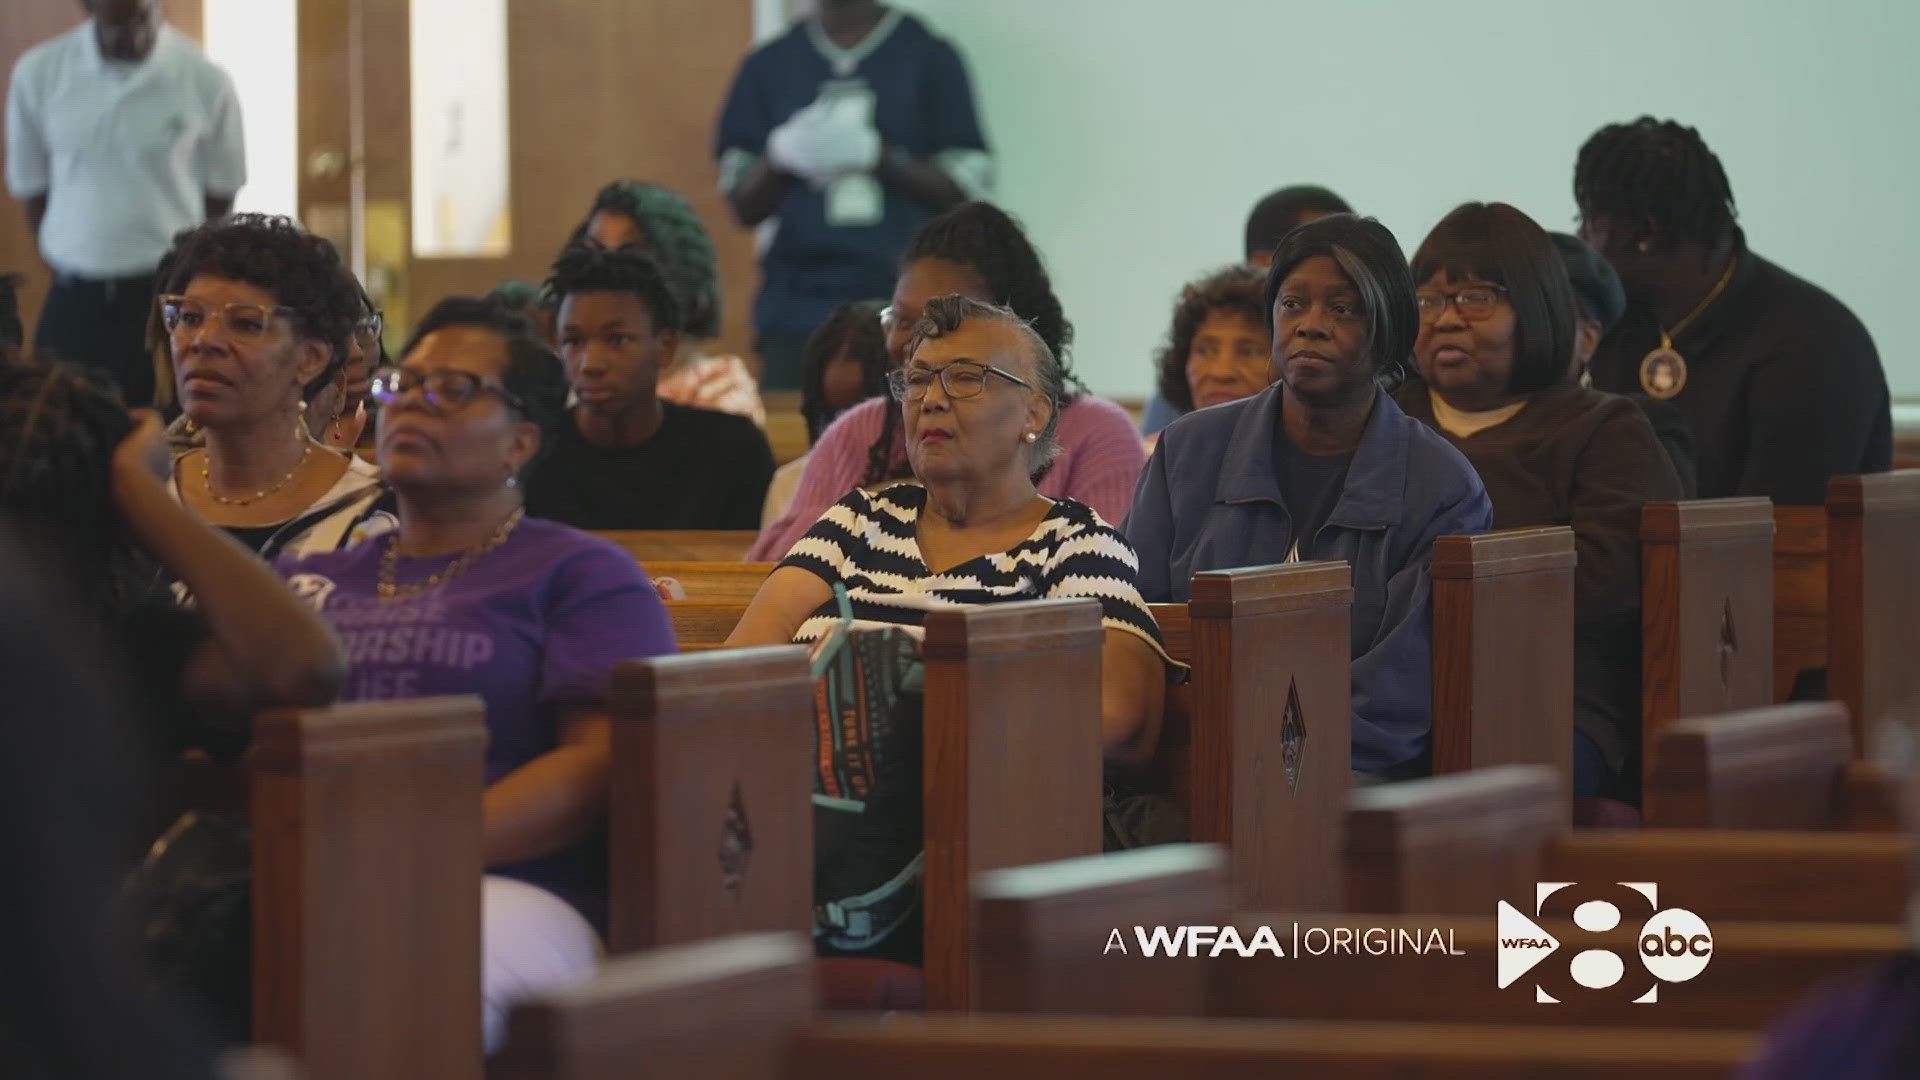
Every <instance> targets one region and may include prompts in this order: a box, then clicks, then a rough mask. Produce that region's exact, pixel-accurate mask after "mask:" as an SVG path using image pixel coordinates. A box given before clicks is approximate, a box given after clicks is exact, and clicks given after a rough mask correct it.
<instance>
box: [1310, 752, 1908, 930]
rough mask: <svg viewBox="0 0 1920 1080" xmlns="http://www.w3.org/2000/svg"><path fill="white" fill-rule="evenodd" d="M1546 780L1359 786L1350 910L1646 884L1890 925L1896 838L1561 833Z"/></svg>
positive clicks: (1810, 915) (1522, 770) (1898, 884)
mask: <svg viewBox="0 0 1920 1080" xmlns="http://www.w3.org/2000/svg"><path fill="white" fill-rule="evenodd" d="M1554 786H1555V782H1554V778H1553V777H1552V776H1551V775H1549V774H1548V772H1547V771H1546V770H1544V769H1540V768H1538V767H1518V766H1516V767H1510V768H1507V769H1496V770H1485V771H1484V772H1478V773H1471V774H1466V775H1463V776H1450V777H1439V778H1435V779H1432V780H1416V781H1409V782H1407V783H1403V784H1394V785H1391V786H1389V787H1384V788H1374V789H1363V790H1360V791H1357V792H1355V794H1354V800H1353V801H1354V808H1353V811H1352V812H1351V813H1350V815H1349V822H1348V851H1349V853H1350V857H1351V858H1352V859H1353V860H1354V861H1353V863H1352V865H1351V867H1350V875H1349V881H1350V883H1351V885H1352V888H1353V892H1352V894H1351V896H1350V898H1349V903H1348V904H1347V907H1348V909H1349V910H1352V911H1388V912H1399V913H1416V912H1418V913H1434V914H1453V913H1468V914H1480V915H1484V914H1485V913H1486V912H1489V911H1492V910H1494V909H1495V907H1496V906H1497V904H1498V903H1499V902H1500V901H1502V900H1506V901H1508V902H1510V903H1511V902H1513V901H1514V898H1515V897H1516V896H1517V897H1520V898H1521V899H1525V898H1527V897H1530V896H1532V895H1533V887H1534V884H1535V883H1537V882H1543V881H1567V882H1588V883H1594V882H1600V883H1604V882H1621V881H1650V882H1654V883H1656V884H1657V885H1659V887H1660V896H1661V899H1662V903H1663V904H1664V905H1667V906H1678V907H1683V908H1686V909H1687V910H1690V911H1693V912H1696V913H1697V914H1699V916H1700V917H1701V918H1703V919H1705V920H1707V921H1708V922H1709V923H1716V922H1719V921H1723V920H1726V921H1748V922H1769V921H1775V922H1784V921H1793V922H1865V923H1895V922H1900V921H1901V920H1902V919H1903V918H1904V917H1905V912H1906V905H1907V900H1908V892H1909V859H1910V852H1909V850H1908V849H1909V841H1908V840H1907V838H1906V837H1904V836H1900V835H1885V834H1876V833H1845V832H1824V833H1808V832H1764V831H1707V830H1695V829H1649V830H1644V831H1622V832H1565V831H1555V830H1554V829H1553V828H1552V827H1551V826H1553V825H1557V823H1558V822H1559V821H1561V820H1563V819H1559V818H1557V817H1555V814H1554V810H1555V799H1554V796H1555V792H1554V790H1553V788H1554Z"/></svg>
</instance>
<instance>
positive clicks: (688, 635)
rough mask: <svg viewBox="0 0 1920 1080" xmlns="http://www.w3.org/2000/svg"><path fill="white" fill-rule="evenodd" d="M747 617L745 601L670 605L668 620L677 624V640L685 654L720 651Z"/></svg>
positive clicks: (678, 602)
mask: <svg viewBox="0 0 1920 1080" xmlns="http://www.w3.org/2000/svg"><path fill="white" fill-rule="evenodd" d="M746 613H747V602H746V601H744V600H669V601H667V617H668V618H669V619H671V620H672V621H673V636H674V640H675V641H676V642H678V643H679V646H680V651H681V652H699V651H700V650H703V649H717V648H719V647H720V646H721V645H722V644H724V643H725V642H726V640H727V635H729V634H731V633H733V628H734V627H735V626H738V625H739V624H740V616H742V615H745V614H746Z"/></svg>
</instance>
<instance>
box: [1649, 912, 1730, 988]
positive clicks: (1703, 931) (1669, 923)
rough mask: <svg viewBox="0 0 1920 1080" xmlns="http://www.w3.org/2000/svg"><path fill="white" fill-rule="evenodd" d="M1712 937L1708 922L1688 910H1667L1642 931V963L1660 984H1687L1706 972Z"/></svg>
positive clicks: (1711, 948)
mask: <svg viewBox="0 0 1920 1080" xmlns="http://www.w3.org/2000/svg"><path fill="white" fill-rule="evenodd" d="M1712 958H1713V933H1712V932H1711V931H1709V930H1708V929H1707V923H1706V920H1705V919H1702V918H1701V917H1700V916H1698V915H1695V914H1694V913H1693V912H1691V911H1688V910H1686V909H1685V908H1668V909H1667V910H1665V911H1662V912H1660V913H1658V914H1656V915H1654V917H1653V918H1651V919H1648V920H1647V925H1645V926H1643V927H1641V928H1640V962H1641V963H1643V964H1645V965H1647V970H1648V971H1650V972H1652V973H1653V977H1654V978H1656V979H1659V980H1660V981H1661V982H1670V983H1678V982H1686V981H1687V980H1688V979H1691V978H1693V977H1694V976H1695V975H1698V974H1700V973H1701V972H1702V971H1705V970H1706V969H1707V961H1708V960H1711V959H1712Z"/></svg>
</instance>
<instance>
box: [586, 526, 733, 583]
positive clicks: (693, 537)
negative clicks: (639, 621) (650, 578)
mask: <svg viewBox="0 0 1920 1080" xmlns="http://www.w3.org/2000/svg"><path fill="white" fill-rule="evenodd" d="M594 535H595V536H602V537H605V538H606V539H608V540H611V541H613V542H614V543H616V544H619V545H620V546H621V547H623V548H626V549H627V552H628V554H630V555H632V556H633V557H634V559H635V560H636V561H638V562H639V563H640V565H641V566H642V567H646V568H648V571H649V572H651V569H652V566H653V564H654V563H656V562H739V561H740V560H741V559H744V558H746V556H747V549H748V548H750V547H752V546H753V541H754V538H755V537H756V536H758V535H759V534H758V533H755V532H751V531H747V530H732V529H680V530H660V531H619V530H614V531H608V532H599V533H595V534H594Z"/></svg>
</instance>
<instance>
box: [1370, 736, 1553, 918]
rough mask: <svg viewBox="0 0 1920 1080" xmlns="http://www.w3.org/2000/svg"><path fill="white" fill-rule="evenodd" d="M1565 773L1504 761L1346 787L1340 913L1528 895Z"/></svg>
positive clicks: (1446, 907)
mask: <svg viewBox="0 0 1920 1080" xmlns="http://www.w3.org/2000/svg"><path fill="white" fill-rule="evenodd" d="M1564 788H1565V780H1564V779H1562V778H1561V776H1560V774H1558V773H1556V772H1554V771H1553V770H1551V769H1549V768H1547V767H1546V766H1537V765H1536V766H1521V765H1506V766H1496V767H1494V768H1489V769H1478V770H1475V771H1473V772H1466V773H1455V774H1450V775H1445V776H1436V777H1433V778H1432V779H1428V780H1416V781H1408V782H1405V783H1399V784H1389V785H1386V786H1383V787H1371V788H1359V789H1356V790H1355V791H1354V792H1353V797H1352V806H1351V808H1350V809H1349V810H1348V811H1347V829H1346V860H1347V901H1346V903H1345V904H1344V905H1342V906H1343V907H1344V908H1345V909H1346V910H1348V911H1357V912H1404V911H1418V912H1424V913H1433V914H1449V915H1452V914H1460V915H1485V914H1486V913H1487V912H1489V911H1492V910H1493V906H1494V903H1495V901H1496V900H1497V899H1499V898H1501V897H1511V896H1519V897H1523V898H1524V897H1527V896H1531V895H1532V894H1533V886H1534V883H1535V882H1538V881H1542V880H1544V879H1543V878H1541V877H1540V867H1541V864H1542V860H1543V859H1544V858H1545V852H1546V848H1547V845H1548V844H1549V843H1550V842H1551V841H1552V839H1553V837H1554V836H1555V835H1557V834H1558V833H1559V832H1560V831H1561V830H1563V829H1565V828H1566V827H1567V817H1566V815H1565V814H1564V813H1562V806H1563V800H1564V798H1565V796H1564V795H1563V791H1564Z"/></svg>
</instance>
